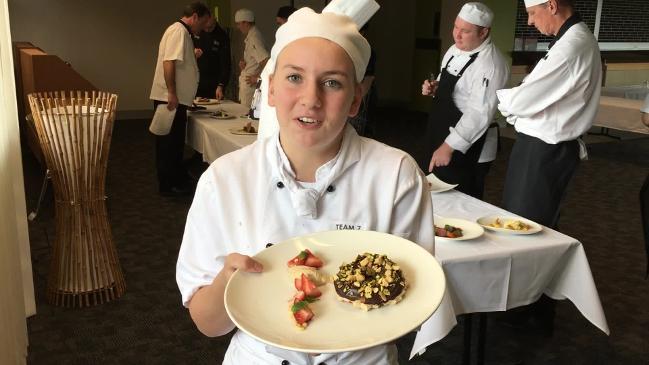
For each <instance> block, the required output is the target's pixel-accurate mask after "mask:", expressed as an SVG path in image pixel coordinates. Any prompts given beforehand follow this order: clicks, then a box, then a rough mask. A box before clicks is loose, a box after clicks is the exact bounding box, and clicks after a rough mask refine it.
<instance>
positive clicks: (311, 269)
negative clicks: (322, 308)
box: [287, 249, 327, 329]
mask: <svg viewBox="0 0 649 365" xmlns="http://www.w3.org/2000/svg"><path fill="white" fill-rule="evenodd" d="M322 265H323V262H322V260H321V259H320V258H319V257H317V256H316V255H314V254H313V252H311V250H309V249H305V250H302V251H300V253H298V254H297V256H295V257H293V258H292V259H290V260H289V261H288V262H287V266H288V270H289V273H290V274H291V278H293V285H294V286H295V289H296V290H297V293H296V294H295V296H294V297H293V299H292V300H291V305H290V310H291V313H292V314H293V319H294V320H295V324H296V325H297V327H298V328H300V329H305V328H306V327H307V326H308V324H309V322H310V321H311V320H312V319H313V317H314V313H313V310H312V309H311V308H310V307H309V303H313V302H315V301H317V300H318V298H319V297H320V296H321V295H322V292H321V291H320V289H318V286H320V285H323V284H325V283H326V282H327V277H326V276H325V275H323V274H321V273H320V272H319V271H318V269H319V268H320V267H322Z"/></svg>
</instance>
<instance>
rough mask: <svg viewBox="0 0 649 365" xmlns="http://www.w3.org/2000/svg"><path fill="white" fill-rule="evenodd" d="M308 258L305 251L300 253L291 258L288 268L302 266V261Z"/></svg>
mask: <svg viewBox="0 0 649 365" xmlns="http://www.w3.org/2000/svg"><path fill="white" fill-rule="evenodd" d="M307 257H308V254H307V252H306V251H301V252H300V253H299V254H297V256H295V257H293V258H292V259H290V260H289V261H288V267H291V266H295V265H304V261H305V260H306V258H307Z"/></svg>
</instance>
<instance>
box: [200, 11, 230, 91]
mask: <svg viewBox="0 0 649 365" xmlns="http://www.w3.org/2000/svg"><path fill="white" fill-rule="evenodd" d="M194 44H195V46H196V48H200V49H201V50H202V51H203V54H202V56H201V57H200V58H198V59H197V60H196V61H197V63H198V69H199V71H200V81H199V83H198V90H197V91H196V96H198V97H204V98H211V99H214V98H216V99H218V100H221V99H223V92H224V90H225V87H226V86H227V85H228V81H229V80H230V40H229V38H228V34H227V33H226V32H225V30H223V28H221V27H220V26H219V23H218V22H217V21H216V19H214V17H210V20H209V22H208V24H207V26H206V27H205V29H204V30H203V32H202V33H201V34H200V35H199V36H197V37H195V39H194Z"/></svg>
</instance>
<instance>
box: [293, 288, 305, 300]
mask: <svg viewBox="0 0 649 365" xmlns="http://www.w3.org/2000/svg"><path fill="white" fill-rule="evenodd" d="M305 298H306V294H305V293H304V292H303V291H302V290H299V291H298V292H297V293H295V297H293V303H297V302H301V301H303V300H304V299H305Z"/></svg>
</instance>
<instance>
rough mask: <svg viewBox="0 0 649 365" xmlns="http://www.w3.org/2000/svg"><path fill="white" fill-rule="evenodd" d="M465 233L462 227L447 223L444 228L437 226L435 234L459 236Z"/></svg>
mask: <svg viewBox="0 0 649 365" xmlns="http://www.w3.org/2000/svg"><path fill="white" fill-rule="evenodd" d="M463 235H464V234H463V233H462V228H459V227H454V226H452V225H450V224H445V225H444V228H440V227H437V226H435V236H437V237H446V238H459V237H462V236H463Z"/></svg>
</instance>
